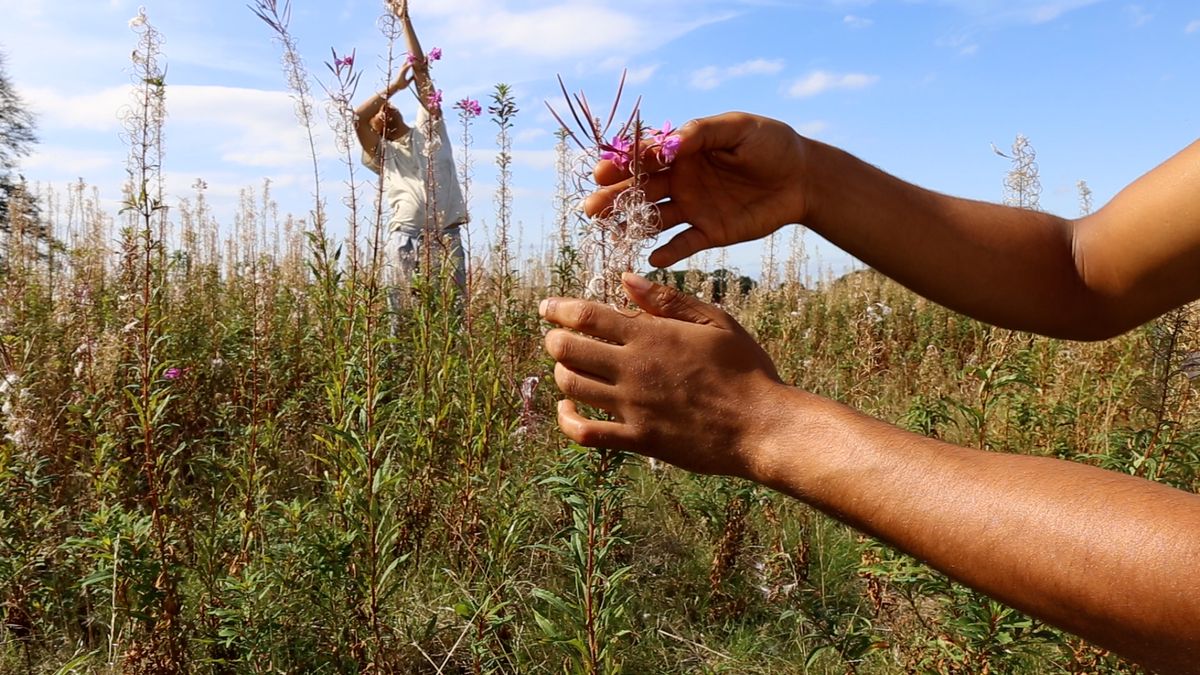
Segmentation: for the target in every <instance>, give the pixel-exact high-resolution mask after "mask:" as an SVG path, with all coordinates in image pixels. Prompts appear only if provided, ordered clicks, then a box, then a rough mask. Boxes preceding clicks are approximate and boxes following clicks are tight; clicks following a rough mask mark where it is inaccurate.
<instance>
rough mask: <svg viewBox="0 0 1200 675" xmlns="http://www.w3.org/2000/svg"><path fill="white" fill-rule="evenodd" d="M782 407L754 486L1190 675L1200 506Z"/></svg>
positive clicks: (1198, 607) (791, 396)
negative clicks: (780, 420)
mask: <svg viewBox="0 0 1200 675" xmlns="http://www.w3.org/2000/svg"><path fill="white" fill-rule="evenodd" d="M784 396H785V399H786V403H785V404H784V405H783V406H781V409H782V410H783V411H786V414H787V415H789V416H790V419H789V421H788V422H787V423H785V424H784V425H782V426H779V427H777V428H778V431H777V432H776V433H774V434H773V435H772V436H771V440H770V441H769V442H768V443H767V444H766V446H767V447H765V448H764V450H763V454H762V455H761V456H762V457H764V458H765V459H764V460H763V461H762V462H760V463H759V467H760V468H759V472H760V473H759V475H757V476H756V478H757V479H759V480H760V482H763V483H765V484H767V485H770V486H772V487H774V488H776V489H779V490H781V491H783V492H786V493H788V494H791V495H793V496H796V497H798V498H800V499H802V500H804V501H806V502H808V503H810V504H812V505H813V506H815V507H817V508H819V509H821V510H823V511H825V512H827V513H829V514H831V515H833V516H835V517H837V518H839V519H841V520H843V521H845V522H847V523H849V524H851V525H853V526H855V527H857V528H860V529H862V530H864V531H866V532H868V533H871V534H873V535H875V536H877V537H879V538H881V539H883V540H884V541H887V542H889V543H891V544H893V545H895V546H896V547H897V548H899V549H901V550H903V551H905V552H907V553H909V554H911V555H913V556H915V557H917V558H920V559H922V560H925V561H926V562H928V563H929V564H931V565H932V566H933V567H935V568H937V569H939V570H941V571H942V572H944V573H946V574H948V575H949V576H951V577H953V578H955V579H957V580H959V581H961V582H963V583H966V584H968V585H970V586H972V587H973V588H976V589H978V590H980V591H982V592H984V593H986V594H988V595H990V596H992V597H994V598H996V599H997V600H1000V601H1002V602H1004V603H1006V604H1009V605H1011V606H1013V607H1016V608H1018V609H1021V610H1023V611H1026V612H1028V613H1029V614H1032V615H1034V616H1037V617H1039V618H1041V619H1043V620H1045V621H1047V622H1049V623H1051V624H1054V625H1057V626H1059V627H1061V628H1063V629H1065V630H1068V631H1071V632H1073V633H1076V634H1078V635H1080V636H1082V637H1084V638H1087V639H1089V640H1092V641H1094V642H1096V643H1097V644H1100V645H1102V646H1105V647H1108V648H1111V649H1113V650H1115V651H1117V652H1118V653H1120V654H1122V655H1124V656H1127V657H1128V658H1132V659H1135V660H1138V661H1140V662H1142V663H1144V664H1146V665H1149V666H1152V667H1156V668H1161V669H1164V670H1168V671H1170V672H1185V671H1189V670H1188V669H1192V670H1196V669H1197V668H1200V592H1197V591H1196V590H1195V586H1194V583H1193V575H1194V570H1195V569H1196V566H1197V564H1198V563H1200V497H1197V496H1195V495H1191V494H1188V493H1184V492H1181V491H1178V490H1173V489H1171V488H1167V487H1165V486H1162V485H1158V484H1155V483H1152V482H1150V481H1145V480H1142V479H1139V478H1134V477H1131V476H1127V475H1124V474H1117V473H1113V472H1109V471H1103V470H1101V469H1097V468H1095V467H1090V466H1085V465H1081V464H1075V463H1071V462H1066V461H1061V460H1055V459H1049V458H1039V457H1028V456H1019V455H1008V454H1000V453H990V452H983V451H978V450H969V449H965V448H959V447H956V446H952V445H949V444H945V443H941V442H939V441H934V440H930V439H927V438H923V437H920V436H916V435H914V434H909V433H908V432H905V431H902V430H900V429H897V428H895V427H892V426H890V425H887V424H884V423H882V422H879V421H876V420H873V419H870V418H868V417H865V416H863V415H861V414H859V413H856V412H854V411H852V410H850V409H848V408H845V407H844V406H841V405H838V404H836V403H832V402H830V401H826V400H824V399H820V398H818V397H815V396H812V395H810V394H806V393H804V392H800V391H797V390H786V392H785V393H784ZM1189 672H1190V671H1189Z"/></svg>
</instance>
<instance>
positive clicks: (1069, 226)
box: [540, 113, 1200, 672]
mask: <svg viewBox="0 0 1200 675" xmlns="http://www.w3.org/2000/svg"><path fill="white" fill-rule="evenodd" d="M680 134H681V143H680V148H679V154H678V157H677V158H676V159H675V161H674V162H673V163H672V164H671V165H670V166H667V167H663V166H661V164H657V163H656V160H655V158H654V157H653V156H650V155H647V157H646V158H645V162H646V166H648V167H649V171H650V173H649V175H648V176H647V180H646V183H645V190H646V193H647V196H648V198H649V199H651V200H653V201H656V202H658V203H659V209H660V213H661V219H662V227H663V229H667V228H671V227H674V226H676V225H680V224H686V225H688V227H687V228H686V229H684V230H683V231H682V232H681V233H680V234H677V235H676V236H675V237H674V238H673V239H671V240H670V241H669V242H668V243H667V244H665V245H664V246H662V247H661V248H659V249H658V250H656V251H655V252H654V253H653V254H652V255H651V262H652V263H653V264H655V265H657V266H665V265H669V264H673V263H675V262H678V261H679V260H682V259H683V258H686V257H687V256H690V255H692V254H694V253H696V252H698V251H701V250H704V249H706V248H711V247H715V246H724V245H729V244H734V243H738V242H742V241H748V240H751V239H755V238H758V237H762V236H766V235H768V234H770V233H771V232H774V231H775V230H777V229H779V228H780V227H782V226H784V225H787V224H791V223H802V224H804V225H806V226H808V227H811V228H812V229H814V230H816V231H817V232H819V233H820V234H821V235H822V236H824V237H825V238H827V239H829V240H830V241H832V242H833V243H835V244H837V245H839V246H841V247H842V248H844V249H846V250H847V251H849V252H850V253H852V254H853V255H855V256H856V257H858V258H859V259H861V260H863V261H865V262H867V263H869V264H871V265H872V266H873V267H875V268H876V269H878V270H880V271H882V272H884V273H886V274H888V275H889V276H891V277H893V278H895V279H897V280H898V281H900V282H901V283H904V284H905V285H907V286H909V287H910V288H912V289H913V290H915V291H917V292H919V293H921V294H923V295H925V296H927V297H929V298H931V299H933V300H936V301H938V302H940V303H942V304H945V305H947V306H949V307H951V308H953V309H956V310H958V311H960V312H963V313H966V314H969V315H971V316H974V317H977V318H980V319H983V320H986V321H990V322H992V323H995V324H998V325H1002V326H1007V327H1011V328H1017V329H1022V330H1028V331H1034V332H1038V333H1042V334H1046V335H1051V336H1056V337H1063V338H1070V339H1102V338H1106V337H1110V336H1113V335H1116V334H1119V333H1121V332H1123V331H1125V330H1128V329H1130V328H1133V327H1135V326H1137V325H1139V324H1141V323H1143V322H1145V321H1147V320H1149V319H1151V318H1153V317H1155V316H1158V315H1159V314H1161V313H1163V312H1165V311H1167V310H1169V309H1171V308H1173V307H1176V306H1179V305H1181V304H1184V303H1186V302H1189V301H1191V300H1194V299H1196V298H1198V297H1200V142H1197V143H1193V144H1192V145H1190V146H1188V147H1187V148H1185V149H1184V150H1182V151H1181V152H1180V153H1178V154H1177V155H1175V156H1174V157H1172V158H1170V159H1168V160H1167V161H1166V162H1164V163H1163V164H1162V165H1160V166H1159V167H1157V168H1155V169H1154V170H1152V171H1151V172H1149V173H1148V174H1146V175H1145V176H1143V177H1141V178H1139V179H1138V180H1137V181H1135V182H1134V183H1132V184H1131V185H1129V186H1128V187H1127V188H1126V189H1125V190H1123V191H1122V192H1121V193H1120V194H1119V195H1117V196H1116V197H1115V198H1114V199H1113V200H1112V201H1111V202H1110V203H1109V204H1107V205H1106V206H1105V207H1104V208H1102V209H1100V210H1099V211H1097V212H1096V213H1094V214H1092V215H1089V216H1085V217H1082V218H1079V219H1075V220H1070V219H1063V218H1059V217H1056V216H1053V215H1050V214H1045V213H1037V212H1032V211H1026V210H1021V209H1016V208H1011V207H1004V206H999V205H995V204H988V203H984V202H976V201H970V200H964V199H958V198H954V197H950V196H946V195H942V194H938V193H935V192H931V191H928V190H925V189H923V188H919V187H917V186H914V185H911V184H908V183H905V182H903V181H901V180H898V179H896V178H894V177H892V176H890V175H888V174H886V173H884V172H882V171H880V170H878V169H876V168H874V167H872V166H870V165H868V164H866V163H864V162H862V161H860V160H858V159H856V158H854V157H852V156H851V155H849V154H847V153H845V152H842V151H841V150H838V149H836V148H833V147H830V146H828V145H824V144H821V143H818V142H815V141H812V140H810V139H806V138H804V137H802V136H800V135H798V134H796V133H795V132H794V131H793V130H792V129H791V128H789V127H788V126H787V125H785V124H783V123H780V122H777V121H774V120H768V119H765V118H761V117H756V116H753V115H746V114H741V113H731V114H727V115H721V116H717V117H712V118H706V119H703V120H699V121H694V122H691V123H689V124H688V125H686V126H684V127H683V128H682V129H681V130H680ZM596 178H597V181H598V183H599V184H600V185H601V187H600V188H599V190H598V191H597V192H596V193H594V194H593V195H591V196H590V197H589V198H588V200H587V201H586V204H585V208H586V210H587V211H588V212H589V213H592V214H594V213H598V212H601V211H603V210H605V209H607V208H608V207H609V206H610V205H611V202H612V199H613V197H614V196H615V195H616V194H617V193H618V192H619V191H620V190H621V189H622V188H623V187H624V185H626V181H628V180H629V176H628V174H627V173H625V172H622V171H620V170H619V169H618V168H617V167H615V166H613V165H612V164H611V163H609V162H602V163H601V164H599V165H598V166H597V168H596ZM625 286H626V290H627V292H628V294H629V296H630V298H631V299H632V300H633V301H634V302H635V303H636V304H637V305H638V306H639V307H641V308H642V310H643V311H641V312H623V311H618V310H616V309H613V308H610V307H608V306H605V305H601V304H597V303H592V302H585V301H582V300H575V299H569V298H550V299H547V300H546V301H545V302H543V303H542V305H541V308H540V312H541V314H542V316H543V317H544V318H545V319H546V320H547V321H549V322H551V323H553V324H555V325H557V326H558V328H555V329H553V330H551V331H550V332H549V333H548V334H547V336H546V339H545V346H546V350H547V351H548V352H549V353H550V355H551V356H552V357H554V358H555V360H556V361H557V364H556V366H555V381H556V382H557V383H558V385H559V388H560V389H561V390H562V391H563V393H564V395H565V396H566V400H564V401H561V402H560V403H559V410H558V421H559V425H560V426H561V427H562V429H563V432H564V433H565V434H566V435H567V436H568V437H570V438H571V439H573V440H575V441H577V442H579V443H582V444H584V445H589V446H597V447H609V448H617V449H624V450H631V451H634V452H639V453H642V454H644V455H648V456H651V457H655V458H658V459H661V460H664V461H667V462H670V463H672V464H675V465H677V466H680V467H682V468H684V469H687V470H690V471H696V472H700V473H709V474H723V475H730V476H738V477H742V478H746V479H749V480H753V481H756V482H758V483H761V484H763V485H766V486H769V487H772V488H774V489H776V490H779V491H781V492H784V493H786V494H789V495H792V496H793V497H796V498H798V499H801V500H803V501H805V502H807V503H809V504H811V505H813V506H815V507H816V508H819V509H821V510H822V511H824V512H826V513H828V514H830V515H832V516H834V517H837V518H839V519H841V520H843V521H845V522H847V523H849V524H851V525H853V526H855V527H857V528H859V529H861V530H863V531H865V532H867V533H869V534H872V535H874V536H876V537H878V538H880V539H882V540H884V541H886V542H888V543H890V544H892V545H894V546H896V547H897V548H899V549H901V550H904V551H906V552H908V553H910V554H912V555H914V556H916V557H918V558H920V559H922V560H924V561H926V562H928V563H929V564H931V565H932V566H934V567H935V568H937V569H939V570H941V571H942V572H944V573H946V574H948V575H949V576H951V577H953V578H955V579H957V580H959V581H961V582H963V583H965V584H968V585H970V586H972V587H974V588H976V589H978V590H980V591H982V592H984V593H986V594H988V595H990V596H992V597H994V598H996V599H998V600H1000V601H1002V602H1004V603H1006V604H1008V605H1011V606H1013V607H1016V608H1017V609H1020V610H1022V611H1025V612H1027V613H1029V614H1032V615H1034V616H1036V617H1038V618H1040V619H1042V620H1045V621H1047V622H1049V623H1051V624H1054V625H1056V626H1059V627H1061V628H1063V629H1065V630H1067V631H1070V632H1072V633H1075V634H1078V635H1080V636H1082V637H1084V638H1086V639H1088V640H1090V641H1092V642H1094V643H1096V644H1098V645H1100V646H1103V647H1106V648H1108V649H1111V650H1113V651H1115V652H1117V653H1119V654H1121V655H1123V656H1125V657H1127V658H1129V659H1131V660H1134V661H1136V662H1138V663H1140V664H1143V665H1145V666H1147V667H1149V668H1152V669H1155V670H1158V671H1161V672H1200V590H1198V589H1197V586H1196V584H1195V582H1194V574H1195V570H1196V569H1198V568H1200V497H1197V496H1196V495H1193V494H1190V493H1186V492H1183V491H1179V490H1175V489H1172V488H1169V487H1166V486H1163V485H1159V484H1156V483H1153V482H1150V481H1147V480H1143V479H1140V478H1136V477H1132V476H1128V475H1125V474H1118V473H1114V472H1109V471H1104V470H1101V469H1098V468H1095V467H1092V466H1086V465H1082V464H1077V463H1072V462H1067V461H1063V460H1057V459H1050V458H1043V457H1030V456H1024V455H1011V454H1003V453H994V452H984V451H980V450H974V449H968V448H961V447H957V446H954V445H950V444H947V443H944V442H941V441H937V440H934V439H929V438H925V437H922V436H917V435H914V434H911V433H909V432H907V431H904V430H901V429H898V428H896V427H894V426H891V425H889V424H885V423H883V422H880V421H877V420H874V419H871V418H869V417H867V416H865V415H862V414H860V413H858V412H856V411H854V410H851V409H849V408H847V407H845V406H842V405H840V404H838V403H835V402H833V401H830V400H827V399H824V398H821V397H819V396H816V395H813V394H811V393H808V392H804V391H801V390H799V389H795V388H793V387H789V386H786V385H785V384H784V383H782V382H780V380H779V377H778V376H777V374H776V372H775V368H774V366H773V365H772V364H771V361H770V359H769V358H768V357H767V355H766V353H765V352H764V351H763V350H762V349H761V348H760V347H759V346H758V345H757V344H756V343H755V342H754V340H753V339H752V338H751V337H750V336H749V335H748V334H747V333H746V332H745V331H744V330H743V329H742V328H741V327H740V326H739V325H738V324H737V323H736V322H735V321H734V320H733V319H732V318H731V317H729V315H727V314H726V313H725V312H723V311H721V310H720V309H718V308H716V307H714V306H712V305H708V304H705V303H702V302H700V301H699V300H697V299H695V298H693V297H690V296H687V295H684V294H680V293H677V292H675V291H673V290H671V289H668V288H665V287H662V286H658V285H655V284H650V283H649V282H647V281H645V280H643V279H641V278H639V277H634V276H632V275H627V276H626V277H625ZM576 402H581V403H586V404H588V405H591V406H594V407H596V408H599V409H602V410H605V411H607V412H609V413H610V414H611V415H612V418H613V421H604V420H592V419H588V418H586V417H584V416H582V415H581V414H580V413H579V410H578V408H577V406H576Z"/></svg>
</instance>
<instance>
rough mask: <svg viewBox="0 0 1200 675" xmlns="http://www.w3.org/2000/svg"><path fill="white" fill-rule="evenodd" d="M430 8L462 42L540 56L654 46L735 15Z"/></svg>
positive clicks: (456, 1)
mask: <svg viewBox="0 0 1200 675" xmlns="http://www.w3.org/2000/svg"><path fill="white" fill-rule="evenodd" d="M427 4H428V5H430V6H431V9H429V10H428V13H430V14H432V15H436V16H439V17H441V18H443V20H444V22H445V24H444V25H443V26H440V27H438V30H439V32H441V33H442V34H444V35H446V36H452V38H453V39H454V40H455V41H456V42H458V43H460V44H464V43H465V44H469V45H472V46H474V47H476V48H479V49H483V50H488V51H489V52H501V53H504V54H506V55H508V56H509V57H511V56H513V55H520V56H532V57H539V58H569V57H581V56H589V55H595V54H604V53H611V52H614V51H615V52H619V53H625V54H634V53H640V52H645V51H649V50H651V49H654V48H656V47H658V46H660V45H663V44H665V43H667V42H670V41H671V40H674V39H675V38H677V37H679V36H681V35H683V34H685V33H688V32H690V31H692V30H695V29H696V28H699V27H701V26H704V25H707V24H710V23H713V22H716V21H722V20H724V19H727V18H730V17H731V16H732V14H731V13H726V14H722V15H715V16H709V17H701V18H694V17H693V16H688V15H687V14H684V13H680V14H679V15H678V16H677V17H675V18H672V17H669V16H660V17H657V18H656V19H655V20H654V21H647V20H646V18H645V17H644V16H642V15H641V12H640V11H636V9H635V8H631V9H629V10H628V11H621V10H619V9H615V8H613V7H611V6H609V5H607V4H606V5H596V4H592V3H584V2H568V3H564V4H556V5H552V6H548V7H538V8H533V9H509V8H507V7H506V5H511V4H513V3H504V2H499V3H484V2H479V1H478V0H448V1H446V2H437V3H427Z"/></svg>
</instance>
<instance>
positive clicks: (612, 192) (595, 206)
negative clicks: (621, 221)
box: [583, 179, 633, 216]
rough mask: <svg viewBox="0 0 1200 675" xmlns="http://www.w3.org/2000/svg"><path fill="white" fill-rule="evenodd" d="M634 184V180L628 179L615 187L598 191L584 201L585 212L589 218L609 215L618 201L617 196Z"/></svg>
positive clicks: (610, 186) (611, 186)
mask: <svg viewBox="0 0 1200 675" xmlns="http://www.w3.org/2000/svg"><path fill="white" fill-rule="evenodd" d="M632 182H633V180H632V179H628V180H625V181H622V182H620V183H617V184H615V185H609V186H607V187H602V188H599V189H597V190H596V191H595V192H593V193H592V194H590V195H588V196H587V198H586V199H584V200H583V212H584V213H585V214H587V215H588V216H606V215H608V214H607V213H606V212H607V211H608V209H610V208H612V204H613V202H614V201H615V200H616V199H617V196H618V195H620V194H621V193H622V192H624V191H625V190H626V189H627V188H628V187H629V186H630V185H631V184H632Z"/></svg>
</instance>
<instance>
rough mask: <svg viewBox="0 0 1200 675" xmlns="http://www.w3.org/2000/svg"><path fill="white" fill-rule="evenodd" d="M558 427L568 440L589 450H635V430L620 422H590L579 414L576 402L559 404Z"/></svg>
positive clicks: (560, 402)
mask: <svg viewBox="0 0 1200 675" xmlns="http://www.w3.org/2000/svg"><path fill="white" fill-rule="evenodd" d="M558 426H559V428H560V429H562V431H563V433H564V434H566V436H567V438H569V439H571V440H573V441H575V442H576V443H578V444H580V445H582V446H584V447H589V448H609V449H612V450H634V449H635V447H636V445H637V437H636V435H635V432H634V429H633V428H631V427H629V426H627V425H624V424H621V423H619V422H605V421H601V420H589V419H588V418H586V417H584V416H583V415H580V414H579V409H578V408H576V406H575V403H574V401H559V402H558Z"/></svg>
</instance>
